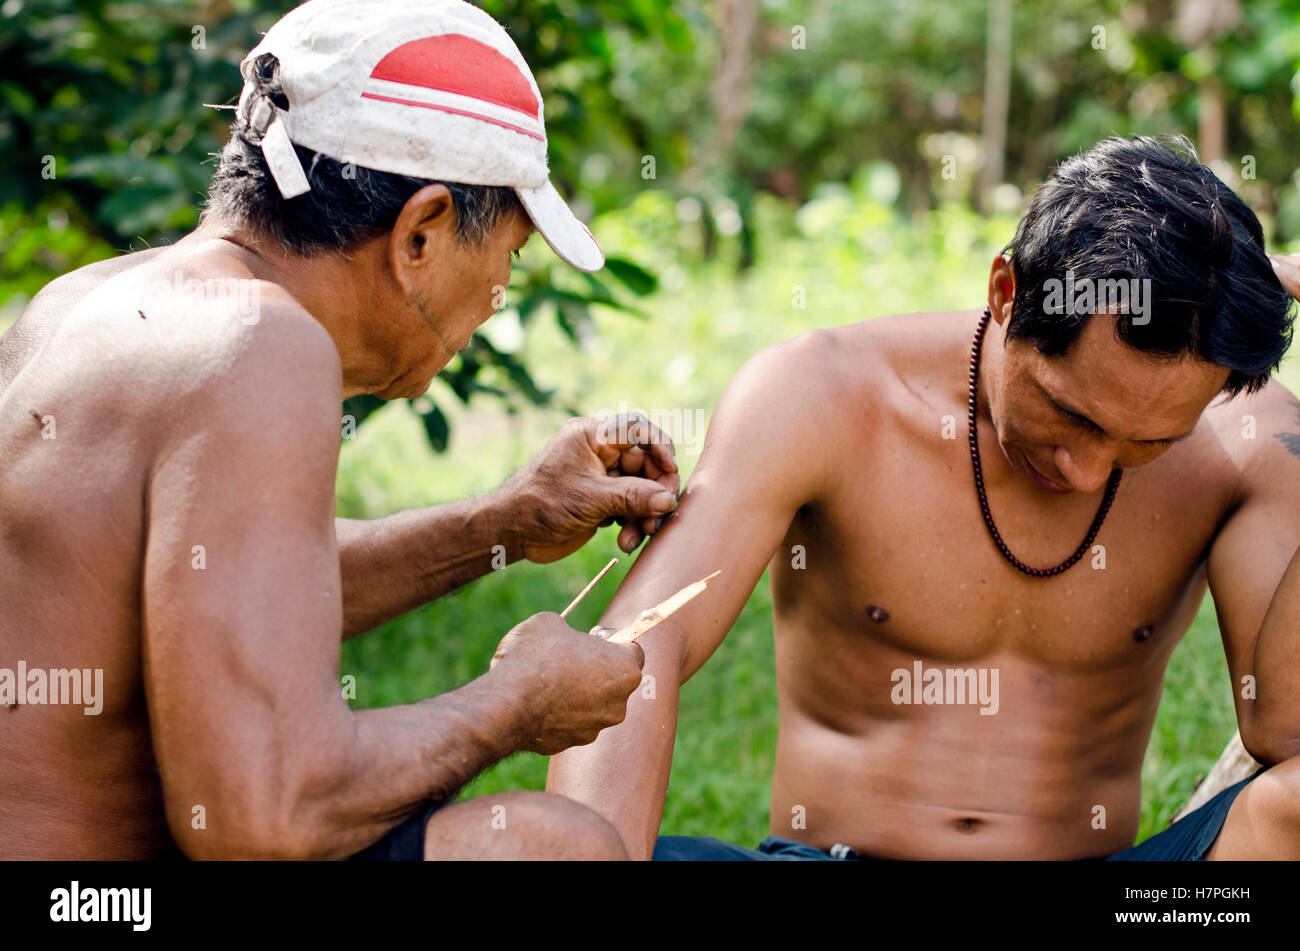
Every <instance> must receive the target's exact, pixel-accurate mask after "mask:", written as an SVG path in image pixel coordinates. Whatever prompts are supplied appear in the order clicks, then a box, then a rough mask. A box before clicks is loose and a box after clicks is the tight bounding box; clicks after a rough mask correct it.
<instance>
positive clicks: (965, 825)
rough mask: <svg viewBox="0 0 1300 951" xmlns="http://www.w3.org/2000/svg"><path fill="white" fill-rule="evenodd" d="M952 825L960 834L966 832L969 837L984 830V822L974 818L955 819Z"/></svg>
mask: <svg viewBox="0 0 1300 951" xmlns="http://www.w3.org/2000/svg"><path fill="white" fill-rule="evenodd" d="M952 824H953V827H954V828H955V829H956V830H957V831H958V832H965V833H967V834H968V835H973V834H974V833H976V832H978V831H979V830H980V829H982V828H984V820H983V819H976V818H974V817H972V816H967V817H965V818H962V819H954V820H953V823H952Z"/></svg>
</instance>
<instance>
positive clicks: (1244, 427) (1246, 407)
mask: <svg viewBox="0 0 1300 951" xmlns="http://www.w3.org/2000/svg"><path fill="white" fill-rule="evenodd" d="M1204 420H1205V423H1206V426H1207V428H1208V430H1209V432H1210V434H1211V435H1212V437H1213V439H1214V441H1215V443H1216V445H1217V446H1218V448H1219V450H1220V451H1221V452H1222V453H1223V455H1224V457H1225V460H1226V461H1227V462H1229V463H1230V464H1231V465H1232V466H1233V467H1234V468H1235V469H1236V470H1237V471H1238V472H1239V473H1240V474H1241V475H1242V476H1243V477H1245V478H1248V479H1250V478H1255V477H1261V476H1262V477H1268V474H1269V473H1270V472H1272V470H1274V469H1275V468H1276V467H1277V466H1279V465H1282V466H1286V470H1287V474H1288V475H1289V476H1291V477H1294V476H1295V475H1296V474H1300V469H1296V470H1295V471H1294V472H1291V471H1290V467H1291V465H1292V464H1297V463H1300V399H1297V398H1296V396H1295V394H1293V393H1292V392H1291V390H1290V388H1289V387H1287V386H1286V384H1284V383H1283V382H1282V381H1281V380H1279V379H1277V378H1273V379H1271V380H1269V381H1268V383H1266V384H1265V385H1264V386H1262V387H1261V388H1260V389H1259V390H1257V391H1256V392H1254V393H1244V392H1243V393H1239V394H1237V395H1236V396H1235V397H1231V398H1229V397H1228V396H1227V395H1226V394H1225V395H1224V396H1223V397H1220V398H1218V399H1216V400H1214V401H1213V402H1212V403H1211V404H1210V406H1209V407H1208V408H1207V409H1206V411H1205V415H1204ZM1288 460H1289V461H1288Z"/></svg>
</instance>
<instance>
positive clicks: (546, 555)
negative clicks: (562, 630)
mask: <svg viewBox="0 0 1300 951" xmlns="http://www.w3.org/2000/svg"><path fill="white" fill-rule="evenodd" d="M678 487H679V486H678V477H677V463H676V461H675V459H674V456H673V446H672V442H671V441H670V440H669V439H668V437H667V436H666V435H664V434H663V433H662V432H661V431H660V430H658V429H657V428H655V427H652V426H650V425H649V424H648V423H647V422H645V421H644V420H631V421H629V420H627V419H626V418H624V417H612V418H611V419H610V420H607V421H603V422H602V421H599V420H594V419H582V418H575V419H571V420H569V422H567V423H566V424H565V425H564V428H563V429H561V430H560V432H559V433H557V434H556V435H555V436H554V437H553V438H552V439H551V440H550V442H548V443H547V445H546V447H545V448H544V449H543V450H542V451H541V452H540V453H538V454H537V456H536V457H534V458H533V459H532V460H531V461H530V462H529V463H528V465H526V466H525V467H524V468H523V469H521V470H520V471H519V472H517V473H516V474H515V475H514V476H512V477H511V478H510V479H509V480H507V482H506V483H505V485H503V486H501V488H499V489H497V490H495V491H494V492H489V493H487V494H486V495H482V496H479V497H477V498H472V499H465V500H464V501H460V502H452V503H449V504H446V505H437V506H433V507H430V508H424V509H414V510H411V511H408V512H400V513H398V514H396V515H391V516H389V517H387V518H381V519H374V520H369V521H363V520H355V519H342V518H341V519H337V520H336V524H335V531H336V533H337V536H338V545H339V567H340V571H341V574H342V579H343V637H344V639H347V638H350V637H355V636H356V635H358V634H361V633H364V632H365V631H368V630H370V629H371V628H374V627H376V626H378V625H380V624H382V623H383V622H385V621H387V620H389V619H391V618H394V617H396V616H398V615H399V614H403V613H405V612H407V611H410V610H411V609H412V608H416V607H419V606H420V605H421V604H424V603H425V602H428V601H432V600H434V599H435V598H439V597H441V596H442V595H444V594H447V593H449V592H451V591H454V590H455V589H457V588H459V587H460V586H461V585H464V584H468V583H469V582H471V581H473V580H475V579H476V578H480V577H482V576H483V575H485V574H487V573H488V571H490V570H492V568H494V567H500V566H501V565H502V563H503V562H504V563H506V564H508V563H510V562H514V561H519V560H520V559H521V558H528V559H529V560H531V561H537V562H549V561H555V560H556V559H558V558H562V557H564V556H565V555H567V554H570V553H571V552H573V551H576V550H577V549H578V548H580V547H581V546H582V545H583V544H585V543H586V541H587V540H588V539H589V538H591V536H592V535H593V534H594V533H595V531H596V529H597V528H598V527H599V526H600V525H601V524H603V523H608V522H609V521H610V520H618V521H620V522H623V523H624V527H623V530H622V532H621V533H620V534H619V546H620V547H621V548H622V549H623V550H624V551H626V552H631V551H634V550H635V549H636V546H637V545H639V544H640V543H641V539H642V538H643V537H645V536H646V535H653V534H654V532H655V531H656V530H657V527H658V525H657V522H658V520H659V518H661V517H662V516H664V515H666V514H667V513H669V512H671V511H673V510H674V509H675V508H676V506H677V500H676V496H677V490H678Z"/></svg>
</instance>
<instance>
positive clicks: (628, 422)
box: [501, 413, 681, 563]
mask: <svg viewBox="0 0 1300 951" xmlns="http://www.w3.org/2000/svg"><path fill="white" fill-rule="evenodd" d="M680 487H681V480H680V478H679V477H678V474H677V460H676V456H675V451H674V449H673V444H672V440H671V439H669V438H668V437H667V436H666V435H665V434H664V433H663V432H662V431H661V430H660V429H659V428H658V427H656V426H652V425H651V424H650V421H649V420H647V419H646V418H645V417H644V416H641V415H639V414H637V413H625V414H621V415H618V416H610V417H607V418H605V419H588V418H584V417H575V418H573V419H570V420H569V421H568V422H567V423H565V424H564V427H563V428H562V429H561V430H560V431H559V432H558V433H556V434H555V435H554V436H552V437H551V440H550V442H548V443H547V444H546V446H545V447H544V448H543V449H542V451H541V452H539V453H538V454H537V455H536V456H534V457H533V458H532V460H530V461H529V463H528V464H527V465H526V466H524V468H522V469H520V470H519V471H518V472H517V473H515V474H514V475H513V476H512V477H511V478H510V479H509V480H507V482H506V483H505V484H504V485H503V486H502V487H501V491H502V492H503V493H505V494H506V495H507V496H508V497H509V498H510V504H511V507H512V510H513V511H514V513H515V530H516V531H517V532H518V533H519V541H520V542H521V543H522V547H523V554H524V557H525V558H527V559H528V560H529V561H535V562H540V563H546V562H551V561H557V560H558V559H560V558H563V557H564V556H566V555H569V554H572V553H573V552H575V551H577V550H578V549H579V548H581V547H582V546H583V545H585V544H586V543H587V541H588V540H589V539H590V538H591V536H592V535H594V534H595V533H596V529H597V528H600V527H601V526H602V525H611V524H613V523H614V522H618V523H619V524H620V525H622V526H623V530H622V531H621V532H619V535H618V547H619V548H620V549H622V550H623V551H625V552H628V553H631V552H633V551H635V550H636V547H637V546H638V545H639V544H641V540H642V539H643V538H645V537H646V536H648V535H653V534H654V533H655V532H657V531H658V530H659V527H660V526H661V525H662V524H663V520H664V517H665V516H666V515H668V513H670V512H672V511H673V510H674V509H676V508H677V492H678V490H679V489H680Z"/></svg>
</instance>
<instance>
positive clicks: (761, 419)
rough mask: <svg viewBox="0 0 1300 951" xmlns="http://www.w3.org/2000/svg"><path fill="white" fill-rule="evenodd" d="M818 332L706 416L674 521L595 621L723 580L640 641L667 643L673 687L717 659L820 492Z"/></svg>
mask: <svg viewBox="0 0 1300 951" xmlns="http://www.w3.org/2000/svg"><path fill="white" fill-rule="evenodd" d="M828 350H829V348H828V347H827V345H826V343H825V341H824V340H823V339H822V335H821V334H820V333H815V334H809V335H805V336H804V337H800V338H797V339H795V340H792V341H789V342H787V343H784V344H780V345H778V346H775V347H769V348H768V349H766V350H764V351H762V352H760V353H759V354H757V355H756V356H754V357H753V358H752V359H751V360H749V362H747V363H746V364H745V365H744V366H743V367H742V368H741V370H740V371H739V372H738V373H737V374H736V376H735V377H734V378H733V380H732V382H731V383H730V385H729V386H728V387H727V390H726V392H725V393H724V395H723V397H722V399H721V400H720V401H719V403H718V405H717V408H716V409H715V411H714V414H713V418H712V420H711V422H710V425H709V432H708V437H707V439H706V441H705V444H704V450H703V454H702V455H701V458H700V461H699V464H698V465H697V466H696V468H695V470H694V472H692V474H691V477H690V480H689V482H688V483H687V486H686V489H685V490H684V491H683V492H682V495H681V501H680V504H679V506H678V509H677V511H676V512H675V513H674V514H673V516H672V517H671V518H670V519H669V520H668V521H667V523H666V524H665V525H664V527H663V529H662V530H661V532H660V533H659V534H658V535H657V536H656V537H655V538H654V539H653V540H652V541H651V542H650V543H649V544H648V545H647V547H646V550H645V552H644V553H643V554H642V555H641V556H640V558H638V559H637V562H636V565H635V566H634V567H633V569H632V571H631V572H629V574H628V576H627V578H626V579H625V580H624V582H623V584H622V585H621V586H620V588H619V590H618V593H617V594H616V595H615V597H614V599H613V601H612V602H611V603H610V606H609V608H608V609H607V610H606V612H605V614H604V616H603V617H602V619H601V623H602V624H603V625H605V626H608V627H618V626H621V625H623V624H626V623H628V622H630V621H631V620H632V619H633V618H634V617H635V616H636V614H637V612H639V611H641V610H644V609H646V608H648V607H650V606H652V605H654V604H657V603H658V602H659V601H662V600H663V599H664V598H666V597H668V596H669V595H671V594H672V593H673V592H675V591H677V590H679V589H680V588H682V587H684V586H686V585H687V584H689V583H691V582H692V581H697V580H699V579H700V578H701V577H703V576H705V575H707V574H710V573H712V572H714V571H717V570H719V569H721V571H722V574H721V575H720V576H719V577H717V578H716V579H714V580H713V581H711V582H710V583H709V587H708V590H707V591H706V592H705V593H703V594H701V595H700V596H699V597H697V598H696V600H695V601H694V602H693V603H691V604H690V605H688V606H687V607H685V608H683V609H682V610H681V611H680V612H679V613H678V614H677V615H675V616H674V617H673V618H671V619H670V620H668V621H666V622H664V623H663V624H661V625H659V627H658V628H656V629H655V631H654V632H652V633H650V634H648V635H646V640H649V639H651V638H655V637H656V635H659V638H660V639H664V638H666V637H673V638H674V639H676V640H677V641H678V643H679V646H680V649H681V664H682V679H683V680H685V679H686V678H688V677H690V676H691V675H692V674H693V673H694V672H695V671H696V670H698V669H699V667H700V666H701V665H702V664H703V663H704V662H705V660H707V659H708V657H709V655H710V654H712V653H713V651H714V650H716V649H717V647H718V645H719V644H720V643H721V642H722V640H723V638H724V637H725V636H726V634H727V631H728V630H729V629H730V627H731V625H732V624H733V623H734V621H735V619H736V617H737V615H738V614H739V613H740V610H741V609H742V608H743V607H744V605H745V601H746V600H747V599H748V597H749V595H750V593H751V592H752V591H753V589H754V585H755V584H756V583H757V582H758V579H759V578H760V577H761V576H762V574H763V570H764V568H765V567H766V566H767V563H768V561H769V560H770V558H771V557H772V554H773V552H775V550H776V548H777V546H778V545H779V544H780V542H781V539H782V538H783V537H784V536H785V534H786V531H787V530H788V528H789V525H790V522H791V520H792V519H793V518H794V515H795V513H796V512H797V511H798V510H799V508H800V507H801V506H802V505H804V504H805V503H807V502H810V501H812V500H814V499H815V498H816V496H817V495H818V494H819V493H820V492H821V491H822V490H823V489H824V487H825V484H826V481H827V475H828V474H827V469H828V466H827V464H826V461H827V459H828V458H829V456H830V451H829V447H828V446H827V445H826V442H825V440H826V439H827V432H828V429H829V427H828V426H827V425H826V424H825V422H824V420H825V418H826V416H827V415H828V413H829V407H828V406H827V405H826V403H825V402H824V401H823V399H822V397H821V396H819V393H820V392H822V390H823V387H824V385H825V384H824V374H825V368H824V367H823V366H820V365H819V363H820V362H821V361H825V360H826V359H827V358H828V356H829V354H828Z"/></svg>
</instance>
